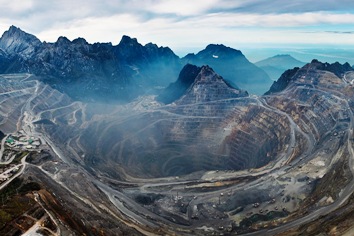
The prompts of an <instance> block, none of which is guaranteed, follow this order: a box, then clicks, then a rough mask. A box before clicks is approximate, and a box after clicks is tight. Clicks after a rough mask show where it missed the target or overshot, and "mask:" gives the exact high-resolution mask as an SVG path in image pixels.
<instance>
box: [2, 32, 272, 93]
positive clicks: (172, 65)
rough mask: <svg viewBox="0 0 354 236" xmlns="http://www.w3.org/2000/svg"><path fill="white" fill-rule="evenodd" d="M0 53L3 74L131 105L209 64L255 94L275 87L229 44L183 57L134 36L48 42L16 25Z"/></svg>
mask: <svg viewBox="0 0 354 236" xmlns="http://www.w3.org/2000/svg"><path fill="white" fill-rule="evenodd" d="M0 49H1V54H0V60H1V62H2V63H1V68H0V69H1V71H0V72H1V73H14V72H16V73H18V72H21V73H33V74H35V75H37V76H39V77H41V79H42V80H43V81H45V82H46V83H48V84H50V85H51V86H53V87H54V88H57V89H59V90H60V91H64V92H66V93H68V94H69V95H70V96H71V97H73V98H76V99H77V98H78V99H84V100H85V99H86V100H90V99H99V98H101V99H102V97H105V98H107V99H118V100H131V99H133V98H135V97H137V96H138V95H140V94H144V93H149V91H151V90H154V89H156V88H158V87H161V86H162V87H166V86H167V85H168V84H170V83H171V82H174V81H175V80H176V78H177V76H178V74H179V72H180V70H181V69H182V68H183V66H184V65H185V64H186V63H192V64H196V65H198V66H202V65H209V66H211V67H212V68H214V70H215V71H216V72H217V73H219V74H220V75H221V76H223V78H224V79H225V80H226V81H228V82H229V83H230V84H232V85H233V86H235V87H240V88H242V89H245V90H247V91H248V92H249V93H256V94H262V93H264V92H265V91H266V90H267V89H268V88H269V86H270V85H271V80H270V78H269V76H268V75H267V74H266V73H265V72H264V71H262V70H261V69H259V68H258V67H256V66H255V65H253V64H252V63H250V62H249V61H248V60H247V59H246V57H245V56H244V55H243V54H242V53H241V52H240V51H238V50H235V49H232V48H229V47H226V46H224V45H209V46H207V47H206V48H205V49H204V50H202V51H201V52H199V53H197V54H196V55H194V54H188V55H187V56H186V57H184V58H179V57H178V56H176V55H175V54H174V53H173V51H172V50H171V49H169V48H168V47H158V46H157V45H155V44H152V43H148V44H146V45H145V46H143V45H141V44H139V43H138V41H137V40H136V39H133V38H130V37H128V36H123V37H122V39H121V41H120V43H119V44H118V45H116V46H114V45H112V44H110V43H95V44H89V43H87V42H86V41H85V39H83V38H78V39H75V40H73V41H69V40H68V39H67V38H65V37H59V38H58V40H57V42H55V43H47V42H43V43H42V42H40V40H39V39H37V38H36V37H35V36H33V35H31V34H28V33H26V32H23V31H22V30H21V29H19V28H17V27H15V26H11V27H10V29H9V30H8V31H6V32H5V33H4V34H3V36H2V37H1V39H0ZM67 84H70V86H66V85H67Z"/></svg>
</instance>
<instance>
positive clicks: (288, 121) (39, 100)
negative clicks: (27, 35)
mask: <svg viewBox="0 0 354 236" xmlns="http://www.w3.org/2000/svg"><path fill="white" fill-rule="evenodd" d="M337 67H338V68H337ZM343 68H344V66H342V65H330V64H323V63H321V62H318V61H315V60H314V61H312V62H311V63H309V64H307V65H305V66H304V67H303V68H296V69H294V70H291V71H287V72H286V73H284V74H283V76H282V77H281V78H280V79H279V80H278V82H276V83H275V84H274V85H273V86H272V88H271V90H270V91H269V92H268V93H266V95H263V96H255V95H249V94H248V93H247V92H245V91H243V90H238V89H234V88H233V87H231V86H230V85H229V84H228V83H226V82H225V81H224V80H223V79H222V78H221V77H220V76H218V75H217V74H216V73H215V72H214V71H213V70H212V69H211V68H210V67H208V66H203V67H201V68H199V69H198V70H199V71H198V72H199V73H198V75H197V76H196V78H195V79H194V80H193V81H192V83H191V85H190V86H189V87H188V88H187V89H186V91H184V93H183V95H182V96H181V97H179V98H178V99H176V100H174V101H173V102H171V103H169V104H163V103H161V102H159V101H158V100H157V99H156V96H154V95H149V96H142V97H139V98H137V99H135V100H134V101H132V102H130V103H124V104H120V105H117V104H112V103H107V104H102V103H95V102H92V103H90V102H79V101H74V100H72V98H70V97H68V96H67V95H65V94H63V93H61V92H59V91H57V90H55V89H53V88H52V87H51V86H49V85H47V84H44V83H43V82H41V81H40V80H38V78H37V77H36V76H33V75H31V74H3V75H1V76H0V130H1V131H2V133H1V138H2V142H1V151H0V154H1V158H0V164H1V165H0V182H1V185H0V201H1V202H0V203H1V205H0V234H1V235H19V234H23V235H37V234H40V235H236V234H237V235H240V234H243V235H317V234H320V233H323V235H327V234H328V235H329V234H330V235H339V234H346V233H347V235H352V234H351V233H353V232H354V224H353V222H354V195H353V191H354V179H353V174H354V151H353V138H354V137H353V126H354V116H353V109H354V90H353V81H354V72H353V71H352V70H343ZM36 233H37V234H36Z"/></svg>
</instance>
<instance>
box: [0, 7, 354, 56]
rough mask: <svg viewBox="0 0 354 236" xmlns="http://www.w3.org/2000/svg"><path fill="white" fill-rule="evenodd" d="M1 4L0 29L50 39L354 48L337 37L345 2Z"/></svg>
mask: <svg viewBox="0 0 354 236" xmlns="http://www.w3.org/2000/svg"><path fill="white" fill-rule="evenodd" d="M0 5H1V9H0V22H1V23H0V31H5V30H7V28H8V27H9V26H10V25H16V26H18V27H20V28H22V29H23V30H25V31H27V32H29V33H33V34H35V35H36V36H38V37H39V38H40V39H41V40H45V41H49V42H53V41H56V39H57V38H58V37H59V36H66V37H68V38H69V39H74V38H77V37H84V38H86V39H87V40H88V41H89V42H91V43H93V42H112V43H113V44H117V43H118V42H119V40H120V38H121V36H122V35H124V34H125V35H129V36H132V37H137V38H138V40H139V41H141V42H142V43H147V42H154V43H157V44H159V45H164V46H171V47H172V49H174V50H177V51H182V50H183V48H187V47H193V48H198V47H199V48H203V47H204V46H205V45H206V44H208V43H224V44H227V45H230V46H234V47H237V45H239V44H258V45H262V44H266V43H269V44H319V43H320V44H338V45H343V44H346V45H353V44H354V38H353V34H333V33H331V32H334V31H348V30H350V29H352V28H354V27H353V26H354V2H352V1H347V0H342V1H341V3H338V2H337V1H333V0H326V1H318V2H313V3H311V4H308V1H305V0H298V1H293V0H291V1H290V0H281V1H280V0H274V1H268V0H267V1H265V0H243V1H234V0H233V1H232V0H131V1H124V0H116V1H111V0H102V1H98V0H85V1H83V0H77V1H72V0H61V1H53V0H48V1H40V0H26V1H20V0H13V1H4V0H0ZM329 8H331V9H332V10H329ZM308 32H312V33H311V37H309V34H308Z"/></svg>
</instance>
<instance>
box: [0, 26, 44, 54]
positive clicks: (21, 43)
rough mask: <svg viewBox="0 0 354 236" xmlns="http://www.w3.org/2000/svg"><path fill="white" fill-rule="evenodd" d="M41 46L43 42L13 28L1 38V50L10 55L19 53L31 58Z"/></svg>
mask: <svg viewBox="0 0 354 236" xmlns="http://www.w3.org/2000/svg"><path fill="white" fill-rule="evenodd" d="M40 45H41V41H40V40H39V39H38V38H36V37H35V36H34V35H32V34H28V33H26V32H24V31H22V30H21V29H20V28H17V27H15V26H11V27H10V28H9V30H7V31H5V32H4V34H3V35H2V37H1V38H0V48H1V49H3V50H4V51H5V52H7V53H9V54H16V53H19V54H21V55H22V56H24V57H30V56H31V55H32V54H33V53H34V52H35V50H36V48H37V47H39V46H40Z"/></svg>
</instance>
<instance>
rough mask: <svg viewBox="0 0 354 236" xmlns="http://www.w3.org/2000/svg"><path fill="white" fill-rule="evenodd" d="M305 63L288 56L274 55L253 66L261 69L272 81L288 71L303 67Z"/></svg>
mask: <svg viewBox="0 0 354 236" xmlns="http://www.w3.org/2000/svg"><path fill="white" fill-rule="evenodd" d="M305 64H306V63H305V62H302V61H299V60H297V59H295V58H293V57H292V56H290V55H288V54H284V55H276V56H274V57H270V58H267V59H264V60H262V61H259V62H256V63H255V65H256V66H258V67H259V68H261V69H263V70H264V71H265V72H266V73H267V74H268V75H269V77H270V78H271V79H272V80H277V79H279V77H280V76H281V75H282V74H283V73H284V71H286V70H288V69H292V68H294V67H303V66H304V65H305Z"/></svg>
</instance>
